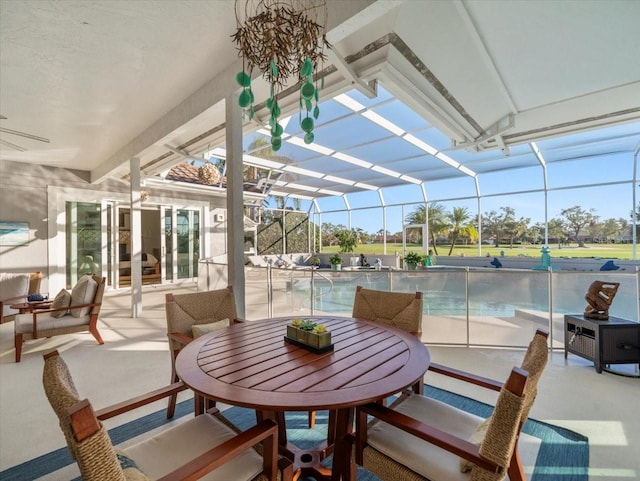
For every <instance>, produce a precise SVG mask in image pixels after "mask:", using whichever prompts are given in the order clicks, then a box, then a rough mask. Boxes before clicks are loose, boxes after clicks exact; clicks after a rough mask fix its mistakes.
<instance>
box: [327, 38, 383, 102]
mask: <svg viewBox="0 0 640 481" xmlns="http://www.w3.org/2000/svg"><path fill="white" fill-rule="evenodd" d="M327 57H328V58H329V62H331V63H332V64H333V65H334V66H335V67H336V68H337V69H338V71H339V72H340V73H341V74H342V76H343V77H344V78H345V79H347V80H348V81H349V82H351V85H352V86H353V87H354V88H355V89H357V90H358V92H360V93H361V94H362V95H364V96H366V97H368V98H370V99H373V98H376V97H377V96H378V83H377V82H376V81H375V80H371V81H370V82H369V83H367V82H365V81H364V80H362V79H361V78H360V77H359V76H358V74H357V73H356V72H355V70H353V69H352V68H351V65H349V64H348V63H347V61H346V60H345V59H344V57H343V56H342V55H340V53H339V52H338V51H337V50H336V48H335V47H333V46H332V47H331V48H328V49H327Z"/></svg>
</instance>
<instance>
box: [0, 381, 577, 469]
mask: <svg viewBox="0 0 640 481" xmlns="http://www.w3.org/2000/svg"><path fill="white" fill-rule="evenodd" d="M425 394H426V395H428V396H430V397H433V398H435V399H439V400H441V401H443V402H446V403H448V404H451V405H453V406H456V407H458V408H460V409H464V410H465V411H468V412H471V413H474V414H477V415H479V416H483V417H487V416H489V415H490V414H491V406H489V405H487V404H484V403H481V402H478V401H475V400H473V399H470V398H467V397H464V396H460V395H457V394H453V393H451V392H448V391H445V390H442V389H438V388H434V387H430V386H425ZM192 412H193V400H192V399H190V400H186V401H183V402H181V403H178V405H177V407H176V415H175V418H174V419H177V418H179V417H181V416H185V415H187V414H190V413H192ZM224 413H225V416H226V417H228V418H229V419H230V420H231V421H232V422H233V423H234V424H236V425H237V426H238V427H239V428H241V429H247V428H249V427H251V426H252V425H253V424H255V415H254V413H253V411H251V410H249V409H244V408H238V407H233V408H230V409H227V410H225V412H224ZM165 414H166V411H165V410H164V409H162V410H160V411H156V412H154V413H152V414H148V415H146V416H143V417H141V418H140V419H136V420H135V421H131V422H128V423H126V424H123V425H122V426H118V427H116V428H113V429H111V430H110V431H109V435H110V436H111V440H112V442H113V443H114V445H118V444H120V443H123V442H125V441H127V440H129V439H131V438H133V437H136V436H138V435H140V434H143V433H145V432H147V431H149V430H151V429H155V428H157V427H160V426H162V425H165V424H167V423H171V422H172V421H170V420H167V419H166V416H165ZM52 415H53V414H52ZM326 425H327V413H326V412H325V411H319V412H317V413H316V427H315V428H314V429H311V430H310V429H307V427H306V426H307V413H306V412H301V413H287V437H288V439H289V441H290V442H292V443H293V444H295V445H297V446H299V447H300V448H302V449H306V448H310V447H313V446H315V445H317V444H318V443H319V442H320V441H321V440H322V439H326ZM523 432H524V433H526V434H528V435H530V436H534V437H536V438H539V439H540V440H541V444H540V449H539V452H538V458H537V460H536V465H535V469H534V472H533V475H532V476H531V479H530V481H588V467H589V440H588V439H587V438H586V437H585V436H582V435H580V434H577V433H575V432H573V431H570V430H568V429H564V428H560V427H558V426H553V425H551V424H547V423H543V422H540V421H536V420H533V419H529V420H528V421H527V422H526V423H525V425H524V427H523ZM60 438H61V439H62V433H60ZM70 464H73V460H72V459H71V457H70V456H69V452H68V450H67V448H66V447H64V448H61V449H57V450H55V451H52V452H50V453H47V454H44V455H42V456H39V457H37V458H35V459H32V460H31V461H27V462H25V463H22V464H19V465H17V466H14V467H12V468H9V469H6V470H4V471H1V472H0V479H1V480H2V481H30V480H37V479H40V478H46V479H47V480H52V481H53V480H61V481H62V480H67V479H68V477H67V478H65V477H64V476H63V475H61V474H60V475H57V474H56V471H58V470H61V469H63V468H65V467H66V466H69V465H70ZM76 479H77V480H78V481H79V480H80V478H79V477H78V478H76ZM307 480H309V481H311V480H310V478H304V479H301V480H300V481H307ZM74 481H76V480H74ZM358 481H379V480H378V478H377V477H376V476H374V475H372V474H371V473H368V472H366V471H364V470H362V469H360V468H359V470H358Z"/></svg>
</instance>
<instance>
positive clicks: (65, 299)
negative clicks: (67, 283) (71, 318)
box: [51, 289, 71, 317]
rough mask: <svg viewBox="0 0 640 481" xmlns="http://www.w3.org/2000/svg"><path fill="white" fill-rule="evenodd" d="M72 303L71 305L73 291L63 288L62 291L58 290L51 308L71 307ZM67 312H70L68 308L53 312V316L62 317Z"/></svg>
mask: <svg viewBox="0 0 640 481" xmlns="http://www.w3.org/2000/svg"><path fill="white" fill-rule="evenodd" d="M70 305H71V293H70V292H69V291H68V290H66V289H62V290H61V291H60V292H58V294H57V295H56V297H55V298H54V299H53V302H52V303H51V309H60V308H63V307H69V306H70ZM67 314H69V310H68V309H66V310H63V311H55V312H52V313H51V315H52V316H53V317H62V316H65V315H67Z"/></svg>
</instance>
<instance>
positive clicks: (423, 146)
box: [402, 134, 438, 155]
mask: <svg viewBox="0 0 640 481" xmlns="http://www.w3.org/2000/svg"><path fill="white" fill-rule="evenodd" d="M402 138H403V139H404V140H406V141H407V142H409V143H410V144H413V145H415V146H416V147H418V148H419V149H422V150H424V151H425V152H426V153H427V154H431V155H436V153H437V152H438V149H434V148H433V147H431V146H430V145H429V144H427V143H426V142H423V141H422V140H420V139H419V138H418V137H416V136H414V135H411V134H406V135H404V136H403V137H402Z"/></svg>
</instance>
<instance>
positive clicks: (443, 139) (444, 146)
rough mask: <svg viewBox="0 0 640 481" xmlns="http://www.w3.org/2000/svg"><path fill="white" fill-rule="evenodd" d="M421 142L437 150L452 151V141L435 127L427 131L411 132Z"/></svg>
mask: <svg viewBox="0 0 640 481" xmlns="http://www.w3.org/2000/svg"><path fill="white" fill-rule="evenodd" d="M411 133H412V134H413V135H415V136H416V137H417V138H419V139H420V140H422V141H424V142H426V143H427V144H429V145H431V146H432V147H433V148H435V149H436V150H440V151H445V152H446V151H448V150H450V149H451V139H450V138H449V137H447V136H446V135H444V134H443V133H442V132H440V131H439V130H438V129H436V128H435V127H429V128H427V129H423V130H418V131H416V132H411Z"/></svg>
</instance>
